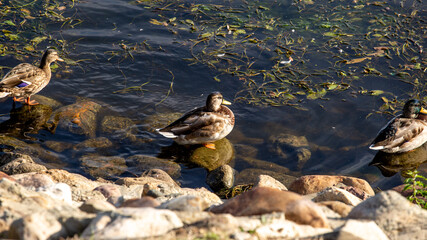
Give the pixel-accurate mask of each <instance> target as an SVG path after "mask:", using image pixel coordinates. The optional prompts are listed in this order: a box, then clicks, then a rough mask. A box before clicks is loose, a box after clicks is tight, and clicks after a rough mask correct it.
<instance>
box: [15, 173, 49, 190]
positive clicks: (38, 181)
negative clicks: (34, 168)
mask: <svg viewBox="0 0 427 240" xmlns="http://www.w3.org/2000/svg"><path fill="white" fill-rule="evenodd" d="M13 178H15V179H16V181H17V182H18V183H19V184H21V185H22V186H24V187H33V188H41V187H47V186H50V185H53V184H55V182H54V181H53V180H52V178H51V177H49V176H47V175H44V174H38V173H23V174H16V175H13Z"/></svg>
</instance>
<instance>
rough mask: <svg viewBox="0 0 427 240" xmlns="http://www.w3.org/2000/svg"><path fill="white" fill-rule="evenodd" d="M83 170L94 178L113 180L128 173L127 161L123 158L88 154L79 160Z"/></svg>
mask: <svg viewBox="0 0 427 240" xmlns="http://www.w3.org/2000/svg"><path fill="white" fill-rule="evenodd" d="M79 161H80V162H81V165H82V167H83V170H84V171H85V172H86V173H88V174H90V175H91V176H92V177H94V178H98V177H100V178H107V179H108V178H111V177H115V176H119V175H120V174H122V173H123V172H125V171H126V169H127V166H126V160H125V159H124V158H122V157H112V156H99V155H97V154H88V155H84V156H82V157H81V158H79Z"/></svg>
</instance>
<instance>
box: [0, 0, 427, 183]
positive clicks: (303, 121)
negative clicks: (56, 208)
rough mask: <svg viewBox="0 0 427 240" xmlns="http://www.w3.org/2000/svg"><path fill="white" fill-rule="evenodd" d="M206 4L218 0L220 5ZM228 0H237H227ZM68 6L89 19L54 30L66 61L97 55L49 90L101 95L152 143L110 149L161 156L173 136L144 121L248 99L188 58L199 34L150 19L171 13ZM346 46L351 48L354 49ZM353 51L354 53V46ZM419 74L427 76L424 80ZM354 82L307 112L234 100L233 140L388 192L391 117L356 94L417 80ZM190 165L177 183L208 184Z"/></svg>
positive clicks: (404, 89)
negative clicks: (278, 147)
mask: <svg viewBox="0 0 427 240" xmlns="http://www.w3.org/2000/svg"><path fill="white" fill-rule="evenodd" d="M203 2H204V3H205V4H210V3H211V1H203ZM316 2H317V1H316ZM191 3H192V1H185V4H191ZM224 4H233V3H230V2H228V1H224ZM317 4H319V5H321V3H320V2H319V3H317ZM326 4H327V3H326ZM308 7H315V6H309V5H308ZM68 11H70V13H75V14H76V16H77V17H78V18H80V19H82V20H83V23H82V24H80V25H77V26H76V27H75V28H69V29H67V28H64V29H60V30H58V29H59V27H58V26H57V25H55V24H53V25H50V26H49V28H51V31H52V34H54V35H55V36H61V38H63V39H64V40H66V41H68V42H75V43H74V44H73V45H72V46H73V49H72V50H71V51H70V52H69V53H68V54H67V58H69V59H73V60H79V59H88V60H87V61H84V62H82V63H81V65H80V66H71V70H72V73H61V72H60V71H59V73H60V75H59V76H58V75H55V74H54V77H53V79H52V81H51V83H50V84H49V85H48V86H47V87H46V88H45V89H44V90H43V91H42V92H41V93H40V94H41V95H44V96H47V97H50V98H53V99H55V100H57V101H60V102H61V103H63V104H65V105H66V104H72V103H74V102H75V100H76V97H84V98H90V99H95V100H96V101H98V102H101V103H103V104H104V105H108V107H109V109H110V111H111V112H115V114H116V115H121V116H126V117H128V118H130V119H132V120H134V121H135V122H136V123H137V125H136V126H135V128H136V131H137V137H139V138H141V139H152V140H153V141H151V142H148V143H146V144H142V145H141V144H136V145H132V144H130V143H128V142H124V143H116V146H115V147H114V148H112V149H109V151H108V152H106V153H105V155H109V156H112V155H115V156H122V157H128V156H132V155H135V154H146V155H152V156H157V155H159V154H160V152H161V148H162V147H165V146H169V145H171V144H172V141H171V140H169V139H165V138H163V137H162V136H159V135H157V134H155V133H153V132H151V131H149V130H148V129H149V128H150V126H147V125H146V124H144V121H143V120H144V118H146V117H147V116H150V115H152V114H155V113H167V112H181V113H183V112H185V111H187V110H190V109H192V108H193V107H197V106H202V105H203V104H204V102H205V99H206V96H207V94H209V93H210V92H213V91H220V92H222V93H223V95H224V97H225V98H226V99H227V100H230V101H233V100H235V99H236V98H237V97H239V96H240V95H239V92H240V90H241V89H242V88H244V84H243V83H242V82H241V81H239V80H238V79H236V77H233V76H232V75H221V77H220V78H221V82H217V81H215V80H214V77H215V76H217V75H218V72H217V71H216V70H215V69H212V68H209V67H208V66H207V65H203V64H194V65H192V64H189V62H188V61H184V60H183V59H186V58H191V57H192V55H191V53H190V52H189V48H188V46H187V45H185V43H188V42H186V41H185V40H186V39H187V38H189V37H190V36H192V33H189V32H188V31H187V32H186V31H182V32H179V34H172V33H171V32H169V31H168V30H167V29H165V27H163V26H159V25H154V24H151V23H149V21H150V20H151V19H156V18H158V14H163V13H160V12H158V11H154V10H152V9H147V8H144V5H138V4H134V3H130V2H128V1H118V0H106V1H81V2H78V3H77V4H76V6H75V8H74V9H70V10H68ZM179 11H180V10H179V9H176V13H174V14H176V15H177V16H180V12H179ZM401 11H402V12H409V13H410V12H411V9H410V8H408V9H406V8H405V9H401ZM273 12H276V14H277V17H282V18H283V19H284V20H287V21H292V19H293V18H304V17H307V18H308V17H310V16H300V15H299V14H298V11H296V9H295V8H293V7H290V2H287V1H284V2H282V4H279V5H278V8H277V9H275V11H273ZM183 14H184V13H183ZM422 14H425V13H424V12H423V13H422ZM293 34H294V35H296V36H297V35H298V34H300V35H301V36H305V37H310V32H309V31H304V29H297V30H296V32H294V33H293ZM424 39H425V38H424ZM143 42H145V43H147V44H149V45H150V46H151V48H143V47H141V48H140V51H138V52H134V53H132V57H130V56H129V55H127V54H126V53H124V52H123V49H122V48H121V47H120V44H121V43H124V44H126V45H127V46H133V45H134V44H135V43H137V44H141V45H140V46H142V45H143V44H142V43H143ZM347 48H348V46H347ZM344 50H345V51H346V48H345V47H344ZM110 51H118V52H120V53H121V55H118V56H112V55H111V52H110ZM348 51H349V52H351V49H348ZM248 55H253V56H257V58H256V64H255V65H254V66H255V67H256V68H262V67H265V66H269V65H273V62H272V61H275V60H272V57H273V55H274V54H272V53H268V52H262V53H261V52H258V53H257V52H256V49H250V51H249V52H248ZM110 58H111V59H110ZM304 59H305V61H308V62H310V64H311V65H310V66H311V67H312V68H313V69H320V70H321V69H323V68H329V67H330V64H329V63H326V62H325V61H324V59H323V58H322V56H321V55H320V54H319V53H318V51H312V52H310V51H307V53H306V54H305V55H304ZM36 60H37V59H34V61H36ZM396 61H400V60H398V59H397V60H396ZM18 63H19V62H18V61H17V60H14V59H13V58H11V57H8V56H3V57H0V65H1V66H10V67H12V66H14V65H16V64H18ZM376 64H377V65H375V67H376V68H378V69H383V68H387V65H386V64H385V63H384V64H383V65H381V64H382V63H381V62H376ZM63 66H64V63H59V69H61V68H62V67H63ZM422 76H423V75H422ZM327 78H328V76H326V77H325V79H323V80H324V81H330V80H331V79H327ZM332 80H333V81H337V82H339V81H340V77H338V76H336V78H335V79H332ZM419 80H420V81H424V82H425V79H419ZM147 82H148V83H147ZM172 82H173V92H172V93H170V94H169V96H168V97H167V98H166V99H165V100H164V101H163V102H161V101H162V100H163V99H164V98H165V96H166V94H167V93H168V91H169V90H170V86H171V83H172ZM143 83H147V84H145V85H144V86H143V87H142V88H143V90H144V91H132V92H127V93H120V92H119V93H115V92H116V91H119V90H122V89H125V88H127V87H131V86H139V85H141V84H143ZM353 84H354V86H353V88H352V89H350V90H348V91H337V92H328V94H327V95H326V97H327V98H328V99H325V100H321V99H317V100H305V99H303V100H301V101H300V105H301V106H302V107H304V108H305V109H306V111H303V110H297V109H295V108H293V107H290V106H279V107H272V106H254V105H250V104H247V103H246V102H242V101H237V102H234V104H233V105H231V107H230V108H231V109H232V110H233V112H234V113H235V115H236V126H235V129H234V130H233V132H232V133H231V134H230V135H229V136H228V137H227V138H228V139H229V140H230V141H231V143H232V144H245V145H251V146H254V147H255V148H257V149H258V153H257V154H256V158H257V159H259V160H263V161H267V162H271V163H276V164H279V165H282V166H285V167H288V168H291V170H292V171H293V172H295V173H296V175H303V174H343V175H349V176H356V177H361V178H365V179H367V180H368V181H369V182H370V183H371V184H372V185H373V186H375V187H377V186H378V187H381V188H388V187H391V186H394V185H397V184H399V183H400V182H401V180H400V177H399V176H395V177H393V178H384V177H383V176H382V175H381V173H380V172H379V171H378V170H377V169H376V168H375V167H371V166H368V163H369V162H370V161H371V160H372V159H373V157H374V155H375V152H374V151H370V150H369V149H368V145H369V143H370V141H371V140H372V139H373V138H374V137H375V135H376V133H377V132H378V130H379V129H380V128H381V127H382V126H383V125H384V124H385V123H386V122H387V121H388V120H389V119H390V116H387V115H380V114H373V115H371V116H370V117H368V118H367V116H368V114H370V113H373V112H374V111H376V110H378V108H379V107H380V106H381V105H382V104H383V101H382V100H381V98H380V97H377V96H369V95H357V94H352V93H351V91H357V90H358V88H360V87H363V89H368V90H375V89H381V90H384V91H385V92H389V93H391V94H390V95H394V96H397V97H398V98H407V97H408V92H411V91H413V86H412V85H411V84H407V83H404V82H402V81H399V79H396V77H392V76H389V75H384V76H375V75H369V76H368V77H365V78H362V79H360V80H358V81H357V82H354V83H353ZM423 94H424V95H422V97H423V96H425V91H424V93H423ZM390 95H387V96H390ZM409 95H411V94H409ZM160 102H161V103H160ZM159 103H160V104H159ZM11 106H12V104H11V100H10V99H9V100H7V101H6V102H4V103H2V104H1V105H0V112H1V113H3V114H7V113H9V112H10V110H11ZM8 118H9V116H8V115H4V116H2V117H1V119H0V120H1V121H6V120H7V119H8ZM279 133H289V134H292V135H296V136H305V137H306V138H307V140H308V141H309V143H310V150H311V158H310V159H309V160H308V162H307V163H306V164H305V165H304V167H303V168H302V169H298V168H296V167H295V166H294V165H295V164H294V163H293V159H288V160H287V161H284V160H283V159H281V158H280V157H278V156H277V155H275V154H274V153H272V152H271V151H270V150H269V144H268V139H269V138H270V137H271V136H274V135H277V134H279ZM242 134H243V135H244V137H242ZM31 136H32V137H33V138H34V139H35V140H34V139H32V140H27V142H35V143H40V144H41V145H42V146H43V143H44V142H46V141H65V142H70V143H79V142H81V141H83V140H84V139H85V138H84V137H82V136H79V135H75V134H71V133H69V132H67V131H64V130H60V129H59V130H58V131H56V132H55V134H51V133H49V132H47V131H44V130H42V131H40V132H38V133H37V134H32V135H31ZM98 136H99V135H98ZM245 138H254V139H258V141H256V142H251V141H245ZM88 152H91V150H90V149H89V150H88ZM58 154H59V156H60V157H61V160H62V161H63V163H64V164H63V167H64V168H65V169H68V170H70V171H73V172H79V173H82V170H81V166H80V165H79V164H78V161H77V160H76V156H74V155H73V154H72V152H71V151H65V152H62V153H58ZM232 164H233V166H234V168H235V169H236V170H237V171H242V170H244V169H245V168H248V167H249V166H248V165H247V163H245V162H244V161H243V160H242V157H241V156H240V155H239V152H237V154H236V156H235V159H234V160H233V162H232ZM182 168H183V170H182V173H181V177H180V178H179V179H178V180H179V181H180V182H181V183H182V184H183V186H191V187H200V186H205V187H206V184H205V182H204V179H205V176H206V170H204V169H202V168H197V167H193V166H188V165H185V164H183V165H182ZM116 177H119V176H116Z"/></svg>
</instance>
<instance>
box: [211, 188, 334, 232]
mask: <svg viewBox="0 0 427 240" xmlns="http://www.w3.org/2000/svg"><path fill="white" fill-rule="evenodd" d="M211 212H214V213H230V214H233V215H235V216H250V215H260V214H265V213H271V212H284V213H285V215H286V218H287V219H289V220H291V221H294V222H296V223H299V224H307V225H311V226H313V227H320V228H328V227H329V225H328V222H327V220H326V217H325V216H324V214H323V212H322V211H321V210H320V208H319V207H318V206H317V205H316V204H315V203H313V202H312V201H310V200H306V199H303V198H302V197H301V196H300V195H298V194H295V193H292V192H289V191H280V190H278V189H274V188H267V187H258V188H253V189H252V190H250V191H248V192H245V193H242V194H240V195H238V196H237V197H234V198H232V199H230V200H228V201H227V202H225V203H224V204H222V205H220V206H216V207H213V208H211Z"/></svg>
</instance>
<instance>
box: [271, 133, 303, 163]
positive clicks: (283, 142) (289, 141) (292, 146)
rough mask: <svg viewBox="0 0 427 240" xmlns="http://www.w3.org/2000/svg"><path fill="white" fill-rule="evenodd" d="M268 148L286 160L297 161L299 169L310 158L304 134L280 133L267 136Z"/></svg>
mask: <svg viewBox="0 0 427 240" xmlns="http://www.w3.org/2000/svg"><path fill="white" fill-rule="evenodd" d="M268 141H269V149H270V151H271V152H273V153H275V154H277V155H278V156H279V157H280V158H282V159H284V160H286V161H292V162H295V161H296V162H297V166H298V168H299V169H301V168H302V167H303V166H304V164H305V163H306V162H307V161H308V160H309V159H310V157H311V151H310V147H309V144H308V141H307V138H306V137H304V136H294V135H291V134H286V133H281V134H279V135H277V136H271V137H270V138H269V140H268Z"/></svg>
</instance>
